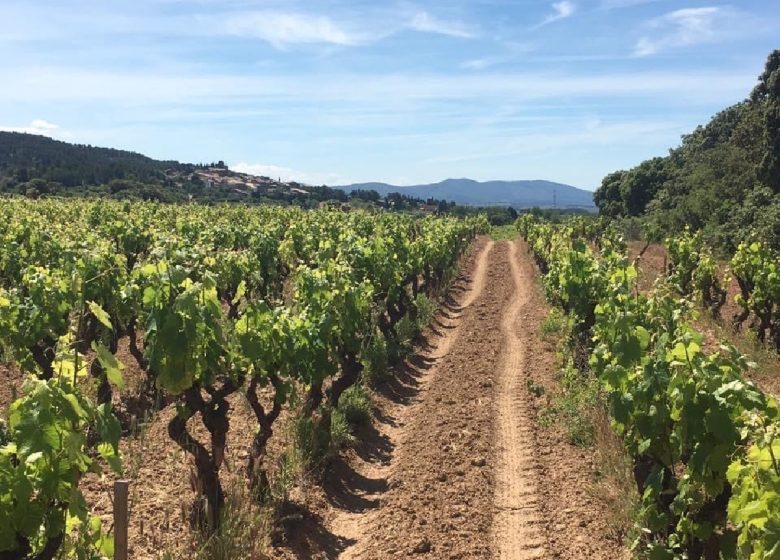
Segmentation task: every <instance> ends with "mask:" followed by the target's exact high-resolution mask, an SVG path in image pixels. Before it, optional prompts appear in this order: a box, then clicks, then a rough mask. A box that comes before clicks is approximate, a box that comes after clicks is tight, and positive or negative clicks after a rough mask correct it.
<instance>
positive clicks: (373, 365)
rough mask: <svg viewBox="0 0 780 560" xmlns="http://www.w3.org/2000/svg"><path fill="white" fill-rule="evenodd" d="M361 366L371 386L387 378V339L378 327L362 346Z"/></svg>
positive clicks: (388, 361)
mask: <svg viewBox="0 0 780 560" xmlns="http://www.w3.org/2000/svg"><path fill="white" fill-rule="evenodd" d="M363 367H364V369H363V377H364V379H365V380H366V382H367V383H368V384H369V385H372V386H376V385H377V384H378V383H380V382H381V381H383V380H385V379H387V377H388V375H389V373H390V372H389V368H390V354H389V349H388V347H387V340H386V339H385V337H384V335H383V334H382V333H381V332H380V330H379V329H375V331H374V335H373V336H372V337H371V338H370V339H369V341H368V342H367V344H366V345H365V347H364V350H363Z"/></svg>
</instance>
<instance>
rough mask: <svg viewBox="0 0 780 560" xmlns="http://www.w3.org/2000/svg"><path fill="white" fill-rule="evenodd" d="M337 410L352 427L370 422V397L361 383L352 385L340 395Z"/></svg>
mask: <svg viewBox="0 0 780 560" xmlns="http://www.w3.org/2000/svg"><path fill="white" fill-rule="evenodd" d="M337 410H338V412H340V413H341V414H342V415H343V416H344V419H345V420H346V421H347V422H348V423H349V425H350V426H352V427H358V426H366V425H368V424H369V423H370V422H371V412H372V407H371V398H370V397H369V395H368V391H367V390H366V387H365V386H364V385H362V384H357V385H353V386H352V387H350V388H349V389H347V390H346V391H344V393H343V394H342V395H341V398H340V399H339V406H338V409H337Z"/></svg>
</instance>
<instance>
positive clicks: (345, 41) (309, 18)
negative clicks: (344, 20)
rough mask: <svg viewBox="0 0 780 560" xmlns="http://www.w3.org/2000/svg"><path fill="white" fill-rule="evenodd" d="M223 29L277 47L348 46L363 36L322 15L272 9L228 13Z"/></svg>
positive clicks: (360, 39)
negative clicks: (294, 45) (296, 45)
mask: <svg viewBox="0 0 780 560" xmlns="http://www.w3.org/2000/svg"><path fill="white" fill-rule="evenodd" d="M225 31H226V32H227V33H228V34H231V35H237V36H242V37H255V38H258V39H262V40H264V41H267V42H268V43H270V44H271V45H273V46H275V47H277V48H284V47H286V46H287V45H293V44H307V43H308V44H315V43H319V44H331V45H341V46H348V45H355V44H357V43H360V42H362V41H363V40H364V39H365V38H364V37H363V38H361V37H360V36H359V35H357V34H354V33H350V32H349V31H347V30H346V29H344V28H343V27H342V26H340V25H338V24H336V23H335V22H334V21H333V20H331V19H330V18H329V17H326V16H320V15H312V14H304V13H287V12H274V11H264V12H249V13H240V14H236V15H233V16H230V17H228V18H227V20H226V21H225Z"/></svg>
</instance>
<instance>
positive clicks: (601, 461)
mask: <svg viewBox="0 0 780 560" xmlns="http://www.w3.org/2000/svg"><path fill="white" fill-rule="evenodd" d="M591 421H592V425H593V426H594V439H595V457H594V477H595V479H594V481H593V482H592V483H591V484H589V485H588V493H589V494H590V495H591V496H592V497H593V498H594V499H595V500H597V501H599V502H601V503H603V504H604V508H603V510H604V511H605V512H606V513H607V518H606V521H607V526H608V527H609V532H610V533H611V534H612V536H614V537H615V538H616V539H620V540H623V541H624V542H628V541H630V540H632V534H631V533H632V531H634V530H635V529H634V527H635V525H636V524H635V523H634V521H635V519H636V518H637V515H638V511H639V510H638V507H639V501H638V494H637V492H636V482H635V481H634V476H633V470H632V464H631V458H630V457H629V455H628V453H627V452H626V449H625V447H624V445H623V442H622V441H621V440H620V438H619V437H618V435H617V434H616V433H615V431H614V430H613V429H612V426H611V425H610V421H609V417H608V415H607V413H606V409H605V408H604V407H603V406H602V407H597V408H595V409H593V411H592V414H591Z"/></svg>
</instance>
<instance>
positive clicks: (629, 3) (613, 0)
mask: <svg viewBox="0 0 780 560" xmlns="http://www.w3.org/2000/svg"><path fill="white" fill-rule="evenodd" d="M662 1H665V0H602V2H601V7H602V8H603V9H605V10H614V9H618V8H631V7H634V6H641V5H643V4H652V3H654V2H662Z"/></svg>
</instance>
